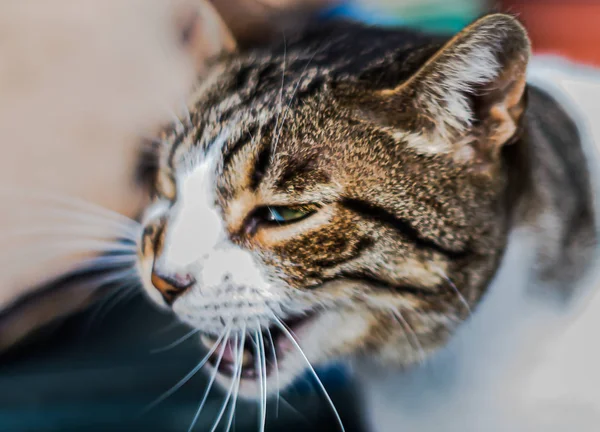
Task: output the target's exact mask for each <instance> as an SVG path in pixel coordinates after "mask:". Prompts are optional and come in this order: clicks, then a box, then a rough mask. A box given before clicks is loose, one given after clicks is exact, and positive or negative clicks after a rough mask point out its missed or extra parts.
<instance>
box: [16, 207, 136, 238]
mask: <svg viewBox="0 0 600 432" xmlns="http://www.w3.org/2000/svg"><path fill="white" fill-rule="evenodd" d="M34 210H37V209H28V213H27V214H26V215H23V218H21V219H20V220H19V222H20V223H21V224H22V225H26V227H25V228H19V227H17V226H15V227H14V228H11V229H10V230H6V232H8V233H11V234H12V233H19V232H23V234H22V235H27V234H28V233H29V232H30V231H33V233H34V234H35V233H38V231H39V233H40V234H45V233H46V232H47V231H48V232H49V233H50V234H52V233H54V232H55V231H58V232H60V233H63V232H66V233H67V234H68V233H69V232H70V231H69V230H66V229H67V228H71V229H73V231H75V232H78V233H79V232H82V231H83V233H84V234H87V233H88V232H89V233H94V234H97V235H100V234H103V235H105V236H107V235H108V236H112V237H117V236H118V235H121V236H124V237H126V238H130V239H137V237H138V236H140V235H141V233H142V226H141V225H140V224H137V222H136V224H135V225H133V224H126V223H124V222H122V221H120V220H115V219H110V218H107V217H105V216H98V215H94V214H91V215H90V214H86V213H81V212H75V211H72V210H69V211H65V210H63V209H55V208H51V209H49V210H44V211H43V212H41V213H39V212H36V213H35V216H37V217H38V218H43V222H44V225H42V226H39V227H38V226H33V223H34V222H37V221H36V220H35V219H33V220H30V217H29V216H30V215H31V213H32V212H33V211H34ZM12 235H15V234H12Z"/></svg>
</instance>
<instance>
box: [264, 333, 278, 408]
mask: <svg viewBox="0 0 600 432" xmlns="http://www.w3.org/2000/svg"><path fill="white" fill-rule="evenodd" d="M267 335H268V336H269V342H270V345H271V351H272V354H273V365H274V366H275V385H276V386H277V397H276V399H275V418H279V397H280V393H281V392H280V389H279V366H278V365H277V350H276V349H275V342H274V341H273V335H272V334H271V330H269V328H267Z"/></svg>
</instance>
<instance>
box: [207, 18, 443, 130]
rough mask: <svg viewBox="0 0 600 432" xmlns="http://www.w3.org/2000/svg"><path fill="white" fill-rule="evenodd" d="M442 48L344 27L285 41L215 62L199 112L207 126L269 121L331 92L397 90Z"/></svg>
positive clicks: (430, 40)
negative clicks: (356, 87) (343, 88)
mask: <svg viewBox="0 0 600 432" xmlns="http://www.w3.org/2000/svg"><path fill="white" fill-rule="evenodd" d="M442 41H443V38H434V37H431V36H428V35H423V34H420V33H417V32H413V31H410V30H398V29H394V30H391V29H381V28H370V27H366V26H361V25H357V24H355V23H354V24H349V23H339V22H338V23H332V24H328V25H324V26H320V27H314V28H310V29H307V30H305V31H303V32H302V33H300V34H298V35H295V36H289V37H286V36H285V35H282V36H281V40H280V41H278V42H277V43H274V44H272V45H269V46H266V47H262V48H254V49H252V50H248V51H245V52H244V51H243V52H239V53H237V54H235V55H233V56H232V57H229V58H227V59H224V60H223V61H221V62H220V63H218V64H217V65H216V66H215V67H214V69H213V73H212V76H211V77H210V78H209V79H207V80H205V81H204V82H203V83H202V84H201V90H199V91H198V92H197V99H196V108H197V111H198V112H199V113H200V115H201V118H202V120H203V121H205V122H214V123H224V122H228V121H229V120H230V119H232V118H234V119H235V120H236V121H240V120H241V121H245V122H246V123H249V122H252V121H255V120H256V119H261V120H262V121H263V122H264V121H265V118H266V117H268V116H276V115H278V114H279V112H280V111H281V110H282V107H283V108H285V107H287V106H289V105H293V104H295V103H300V102H301V101H302V100H303V99H305V98H307V97H310V96H311V95H314V94H315V93H318V92H320V91H323V90H325V89H327V88H328V87H329V86H331V85H336V84H339V83H350V84H360V85H368V86H369V87H371V88H373V89H375V88H386V87H395V86H397V85H398V84H399V83H401V82H402V81H404V80H406V79H408V78H409V77H410V76H411V75H412V74H414V72H415V71H416V70H418V68H419V67H420V66H421V65H422V64H423V63H424V62H425V61H426V60H427V58H428V57H430V56H431V55H432V54H433V53H434V52H435V51H436V50H437V49H438V48H439V47H440V44H441V42H442Z"/></svg>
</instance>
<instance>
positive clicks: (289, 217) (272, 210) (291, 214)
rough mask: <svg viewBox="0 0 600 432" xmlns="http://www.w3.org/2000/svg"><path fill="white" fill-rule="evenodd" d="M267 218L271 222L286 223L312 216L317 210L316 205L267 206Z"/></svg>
mask: <svg viewBox="0 0 600 432" xmlns="http://www.w3.org/2000/svg"><path fill="white" fill-rule="evenodd" d="M267 210H268V212H267V214H266V217H265V219H266V220H267V221H269V222H275V223H280V224H281V223H286V222H296V221H299V220H300V219H304V218H305V217H307V216H310V215H311V214H313V213H314V212H315V211H316V208H315V207H311V206H299V207H267Z"/></svg>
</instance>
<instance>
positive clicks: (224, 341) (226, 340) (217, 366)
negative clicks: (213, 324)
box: [188, 323, 231, 432]
mask: <svg viewBox="0 0 600 432" xmlns="http://www.w3.org/2000/svg"><path fill="white" fill-rule="evenodd" d="M230 326H231V323H230V324H229V330H227V334H226V335H225V339H223V342H222V343H221V345H222V347H221V350H220V351H219V355H218V358H217V362H216V363H215V370H214V371H213V373H212V374H211V376H210V379H209V381H208V385H207V386H206V390H205V391H204V395H203V396H202V401H201V402H200V405H199V406H198V410H197V411H196V414H195V415H194V418H193V419H192V424H190V427H189V428H188V432H191V431H192V430H193V429H194V426H196V423H197V422H198V418H199V417H200V413H201V412H202V408H204V404H206V400H207V399H208V394H209V393H210V390H211V389H212V386H213V384H214V382H215V379H216V378H217V375H218V374H219V366H220V364H221V360H222V359H223V354H224V353H225V349H226V348H227V344H228V343H229V335H230ZM206 360H208V357H206ZM194 370H196V372H197V371H198V370H200V368H199V367H198V366H196V367H195V368H194ZM188 375H189V374H188Z"/></svg>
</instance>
